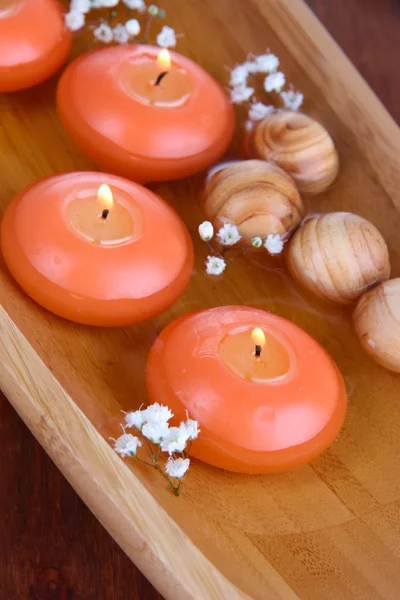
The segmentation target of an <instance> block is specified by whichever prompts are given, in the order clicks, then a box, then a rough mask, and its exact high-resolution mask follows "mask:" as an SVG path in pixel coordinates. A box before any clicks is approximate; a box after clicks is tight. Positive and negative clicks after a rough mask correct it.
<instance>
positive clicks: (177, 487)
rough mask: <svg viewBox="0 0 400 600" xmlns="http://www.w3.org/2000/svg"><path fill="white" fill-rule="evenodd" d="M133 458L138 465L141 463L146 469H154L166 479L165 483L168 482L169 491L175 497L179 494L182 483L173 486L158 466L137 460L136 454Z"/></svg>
mask: <svg viewBox="0 0 400 600" xmlns="http://www.w3.org/2000/svg"><path fill="white" fill-rule="evenodd" d="M134 458H136V460H137V461H138V462H140V463H142V465H146V466H147V467H151V468H153V469H156V471H158V472H159V473H161V475H162V476H163V477H164V479H166V481H167V482H168V485H169V486H170V488H171V490H172V491H173V492H174V494H175V496H179V493H180V491H181V485H182V482H181V481H180V482H179V484H178V485H177V486H175V485H174V484H173V483H172V481H171V479H170V478H169V477H168V475H167V474H166V473H164V471H163V470H162V468H161V467H160V465H158V464H152V463H149V462H147V461H145V460H143V459H141V458H139V457H138V456H137V454H135V456H134Z"/></svg>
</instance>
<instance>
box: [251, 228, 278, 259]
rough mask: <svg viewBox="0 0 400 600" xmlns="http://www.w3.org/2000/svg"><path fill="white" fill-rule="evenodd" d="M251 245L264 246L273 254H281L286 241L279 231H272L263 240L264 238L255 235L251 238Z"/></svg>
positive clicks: (255, 246)
mask: <svg viewBox="0 0 400 600" xmlns="http://www.w3.org/2000/svg"><path fill="white" fill-rule="evenodd" d="M251 245H252V246H253V247H254V248H261V246H264V248H265V249H266V250H267V251H268V252H269V253H270V254H272V255H274V254H280V253H281V252H282V250H283V246H284V241H283V239H282V238H281V236H280V235H279V233H277V234H275V235H274V234H273V233H270V234H269V235H267V238H266V240H265V241H264V242H263V240H262V239H261V238H260V237H254V238H253V239H252V240H251Z"/></svg>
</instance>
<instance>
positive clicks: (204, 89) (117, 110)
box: [57, 45, 234, 182]
mask: <svg viewBox="0 0 400 600" xmlns="http://www.w3.org/2000/svg"><path fill="white" fill-rule="evenodd" d="M159 52H160V49H159V48H155V47H152V46H147V45H134V46H132V45H122V46H115V47H110V48H103V49H101V50H96V51H94V52H89V53H88V54H85V55H83V56H80V57H79V58H78V59H76V60H75V61H74V62H72V63H71V64H70V65H69V66H68V68H67V69H66V70H65V72H64V74H63V75H62V77H61V79H60V82H59V85H58V90H57V106H58V111H59V115H60V118H61V120H62V122H63V124H64V126H65V128H66V129H67V131H68V133H69V134H70V135H71V137H72V138H73V140H74V141H75V142H76V144H77V145H78V146H79V147H80V148H81V149H82V150H83V151H84V152H85V153H86V154H87V155H88V156H90V158H92V160H93V161H94V162H95V163H96V164H97V165H99V166H100V167H101V168H103V169H104V170H107V171H111V172H113V173H116V174H118V175H122V176H124V177H128V178H130V179H134V180H135V181H140V182H148V181H159V180H171V179H179V178H181V177H185V176H187V175H191V174H193V173H195V172H197V171H199V170H201V169H203V168H205V167H206V166H208V165H210V164H211V163H213V162H214V161H215V160H217V159H218V158H219V157H220V156H221V155H222V154H223V153H224V152H225V150H226V148H227V147H228V145H229V143H230V141H231V138H232V135H233V130H234V113H233V108H232V105H231V103H230V101H229V99H228V96H227V94H226V93H225V91H224V90H222V88H221V87H220V86H219V85H218V84H217V83H216V82H215V81H214V80H213V79H212V77H210V75H208V73H206V72H205V71H204V70H203V69H202V68H201V67H200V66H199V65H197V64H196V63H194V62H192V61H191V60H189V59H188V58H186V57H184V56H182V55H180V54H177V53H176V52H171V60H172V62H171V66H170V70H169V72H168V73H167V74H166V75H165V76H164V77H163V79H162V81H161V82H160V84H159V85H158V86H156V85H155V81H156V79H157V76H158V75H159V74H160V72H162V71H163V69H162V67H160V66H159V65H158V64H157V56H158V54H159Z"/></svg>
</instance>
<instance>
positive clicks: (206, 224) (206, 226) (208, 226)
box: [199, 221, 214, 242]
mask: <svg viewBox="0 0 400 600" xmlns="http://www.w3.org/2000/svg"><path fill="white" fill-rule="evenodd" d="M213 235H214V227H213V226H212V223H210V221H203V223H201V224H200V225H199V236H200V237H201V239H202V240H204V241H205V242H209V241H210V240H211V239H212V237H213Z"/></svg>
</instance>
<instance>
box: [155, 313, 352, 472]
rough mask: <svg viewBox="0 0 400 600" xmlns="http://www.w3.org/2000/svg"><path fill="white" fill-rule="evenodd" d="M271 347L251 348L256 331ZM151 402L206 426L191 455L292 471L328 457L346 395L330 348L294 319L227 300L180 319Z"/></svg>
mask: <svg viewBox="0 0 400 600" xmlns="http://www.w3.org/2000/svg"><path fill="white" fill-rule="evenodd" d="M256 327H257V328H261V329H262V330H263V332H264V333H265V346H264V348H263V350H262V353H261V356H260V358H259V359H257V358H256V356H255V354H254V344H253V342H252V341H251V332H252V330H253V329H254V328H256ZM146 379H147V390H148V395H149V401H150V402H159V403H161V404H166V405H168V406H169V407H170V408H171V410H172V412H173V413H174V414H175V418H176V419H177V420H184V419H185V411H186V410H187V411H188V412H189V415H190V417H191V418H193V419H196V420H197V421H199V423H200V429H201V433H200V435H199V438H198V439H197V440H196V441H195V442H194V443H193V449H192V454H193V455H194V456H195V457H197V458H199V459H201V460H203V461H205V462H208V463H210V464H212V465H214V466H217V467H221V468H223V469H228V470H230V471H237V472H243V473H268V472H278V471H285V470H287V469H291V468H294V467H298V466H300V465H302V464H305V463H307V462H309V461H310V460H312V459H313V458H315V457H317V456H318V455H319V454H321V453H322V452H323V451H324V450H325V449H326V448H327V447H328V446H329V445H330V444H331V443H332V442H333V441H334V440H335V438H336V437H337V435H338V433H339V430H340V428H341V426H342V424H343V420H344V417H345V412H346V405H347V396H346V390H345V386H344V383H343V380H342V377H341V375H340V373H339V370H338V368H337V366H336V365H335V363H334V362H333V360H332V359H331V357H330V356H329V355H328V354H327V352H326V351H325V350H324V349H323V348H322V347H321V346H320V345H319V344H318V343H317V342H316V341H315V340H314V339H313V338H312V337H311V336H309V335H308V334H307V333H306V332H305V331H303V330H302V329H300V328H299V327H297V325H294V324H293V323H291V322H290V321H287V320H286V319H283V318H281V317H278V316H276V315H274V314H271V313H268V312H265V311H262V310H258V309H256V308H249V307H242V306H225V307H221V308H212V309H209V310H204V311H200V312H196V313H192V314H190V315H186V316H184V317H181V318H180V319H177V320H176V321H174V322H173V323H171V324H170V325H168V327H166V328H165V329H164V330H163V331H162V333H161V334H160V335H159V337H158V338H157V340H156V341H155V343H154V345H153V347H152V349H151V351H150V354H149V359H148V364H147V371H146Z"/></svg>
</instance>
